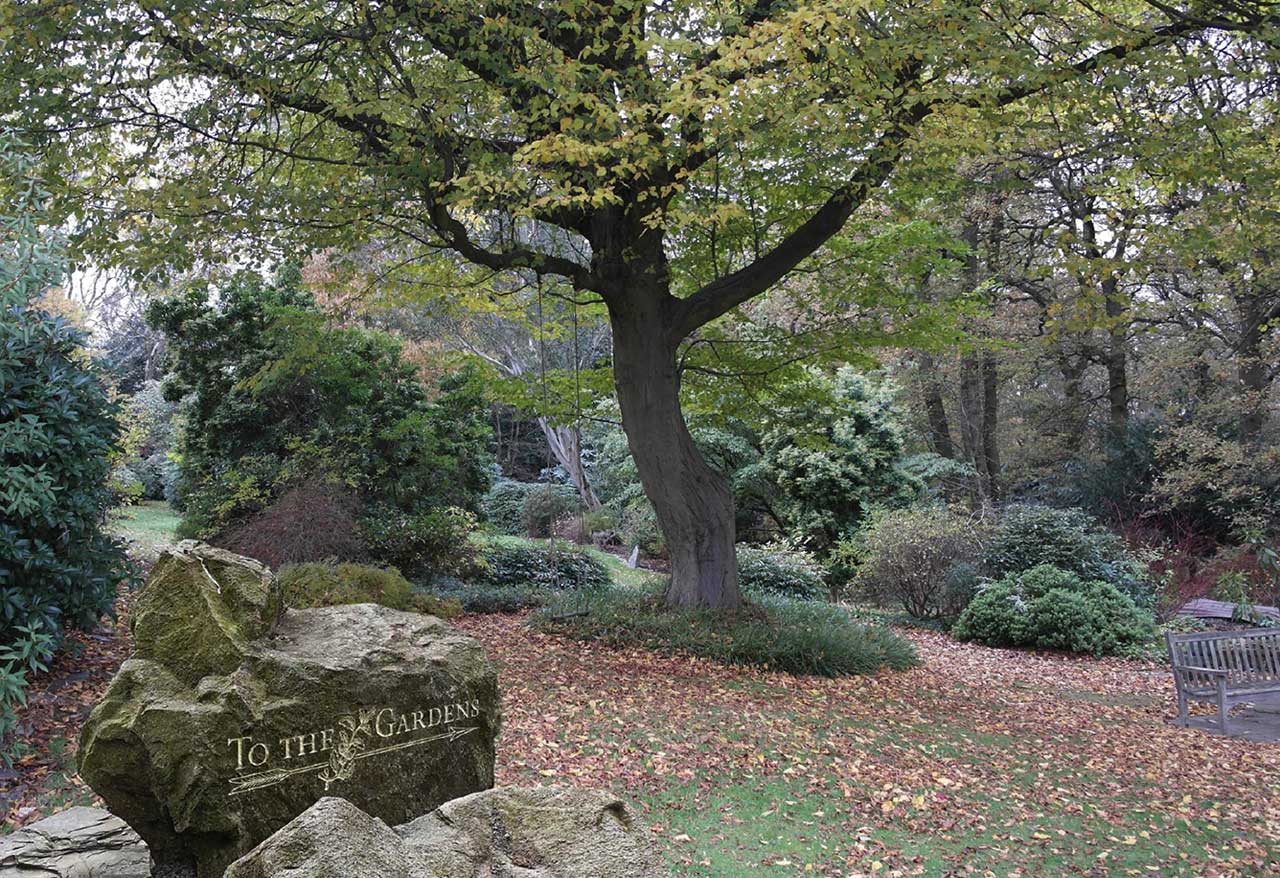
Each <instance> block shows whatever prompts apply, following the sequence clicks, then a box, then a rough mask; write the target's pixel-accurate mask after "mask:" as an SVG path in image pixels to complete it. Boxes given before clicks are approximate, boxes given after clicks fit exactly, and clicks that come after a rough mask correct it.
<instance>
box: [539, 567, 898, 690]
mask: <svg viewBox="0 0 1280 878" xmlns="http://www.w3.org/2000/svg"><path fill="white" fill-rule="evenodd" d="M530 621H531V624H532V625H533V626H534V627H536V628H538V629H539V630H541V631H546V632H550V633H555V634H563V635H566V636H569V637H574V638H577V639H580V640H596V641H601V642H604V643H608V644H611V645H616V646H644V647H647V648H650V649H655V650H658V651H662V652H676V653H689V654H692V655H698V656H703V657H705V658H709V659H714V660H715V661H719V662H723V663H725V664H729V665H749V666H752V667H758V668H765V669H768V670H776V671H785V672H787V673H792V674H814V675H819V676H824V677H840V676H846V675H850V674H872V673H875V672H876V671H879V670H881V669H883V668H890V669H894V670H897V669H902V668H908V667H911V666H913V665H915V664H916V662H917V658H916V653H915V650H914V648H913V647H912V646H911V644H910V643H908V642H907V641H905V640H903V639H902V638H901V637H899V636H898V635H896V634H894V633H892V632H891V631H889V630H888V629H886V628H881V627H877V626H871V625H864V624H861V623H859V622H855V621H854V620H853V619H852V618H850V616H849V614H848V613H847V612H846V611H844V610H843V609H841V608H839V607H836V606H833V605H831V604H824V603H816V602H812V601H795V600H789V599H787V598H780V597H760V598H757V599H756V603H755V604H754V605H753V606H751V607H748V608H746V609H744V610H743V611H742V612H740V613H737V614H734V615H729V616H726V615H724V614H723V613H720V612H716V611H697V610H671V609H668V608H667V607H665V606H664V605H663V603H662V598H661V596H660V595H659V594H655V593H653V592H650V591H633V590H628V589H619V588H612V589H603V590H600V591H595V592H582V593H575V594H565V595H560V596H557V597H556V599H555V600H553V601H552V602H551V603H549V604H548V605H547V606H546V607H545V608H544V609H542V610H540V611H538V612H537V613H535V614H534V616H533V617H532V619H531V620H530Z"/></svg>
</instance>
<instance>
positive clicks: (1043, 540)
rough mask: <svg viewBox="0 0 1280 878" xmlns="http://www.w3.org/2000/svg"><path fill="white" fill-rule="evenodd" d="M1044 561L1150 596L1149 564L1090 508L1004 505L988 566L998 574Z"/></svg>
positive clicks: (1145, 599)
mask: <svg viewBox="0 0 1280 878" xmlns="http://www.w3.org/2000/svg"><path fill="white" fill-rule="evenodd" d="M1041 564H1052V565H1053V566H1055V567H1058V568H1060V569H1062V570H1068V571H1070V572H1072V573H1074V574H1076V575H1077V576H1079V577H1080V578H1082V579H1087V580H1099V581H1102V582H1109V583H1111V584H1112V585H1114V586H1115V587H1116V588H1118V589H1120V590H1121V591H1122V592H1124V593H1125V594H1127V595H1129V596H1130V597H1131V598H1133V599H1134V600H1135V601H1136V602H1138V603H1142V604H1147V603H1149V602H1150V600H1151V596H1152V589H1153V584H1152V582H1151V581H1150V577H1149V576H1148V574H1147V570H1146V565H1144V564H1143V563H1142V562H1141V561H1140V560H1139V559H1138V558H1136V557H1135V556H1134V555H1133V554H1132V553H1131V552H1130V551H1129V550H1128V548H1127V547H1126V546H1125V544H1124V541H1123V540H1122V539H1120V537H1118V536H1116V535H1115V534H1113V533H1111V532H1110V531H1108V530H1106V529H1105V528H1103V527H1100V526H1099V525H1098V524H1097V522H1095V521H1094V520H1093V519H1092V518H1090V517H1089V515H1088V514H1087V513H1085V512H1083V511H1082V510H1079V509H1056V508H1054V507H1051V506H1041V505H1038V504H1015V505H1012V506H1009V507H1007V508H1005V509H1004V510H1003V511H1002V512H1001V513H1000V516H999V520H998V521H997V523H996V525H995V527H994V528H993V529H992V532H991V534H990V537H989V538H988V539H987V541H986V544H985V546H984V548H983V556H982V566H983V568H984V569H985V570H986V571H987V572H988V573H989V574H990V575H991V576H992V577H993V578H996V579H999V578H1001V577H1003V576H1007V575H1009V574H1012V573H1022V572H1023V571H1026V570H1030V569H1031V568H1033V567H1036V566H1038V565H1041Z"/></svg>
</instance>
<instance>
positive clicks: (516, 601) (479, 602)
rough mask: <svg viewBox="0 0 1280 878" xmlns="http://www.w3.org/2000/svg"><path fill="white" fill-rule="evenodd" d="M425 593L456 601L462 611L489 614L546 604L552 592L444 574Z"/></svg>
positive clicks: (425, 594)
mask: <svg viewBox="0 0 1280 878" xmlns="http://www.w3.org/2000/svg"><path fill="white" fill-rule="evenodd" d="M422 594H423V596H424V597H434V598H436V599H437V600H441V601H446V602H448V603H450V604H456V605H457V606H458V607H460V608H461V610H462V611H463V612H467V613H476V614H480V615H487V614H490V613H518V612H520V611H521V610H528V609H531V608H534V607H541V606H544V605H545V604H546V603H547V601H548V600H550V599H551V597H552V594H553V593H552V592H550V591H548V590H547V589H546V588H543V587H540V586H536V585H490V584H488V583H469V582H462V581H461V580H457V579H452V578H447V577H446V578H444V579H440V580H436V581H435V582H433V583H432V584H431V585H430V586H428V587H427V588H426V590H425V591H424V592H422Z"/></svg>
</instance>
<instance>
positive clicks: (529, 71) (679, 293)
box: [0, 0, 1277, 607]
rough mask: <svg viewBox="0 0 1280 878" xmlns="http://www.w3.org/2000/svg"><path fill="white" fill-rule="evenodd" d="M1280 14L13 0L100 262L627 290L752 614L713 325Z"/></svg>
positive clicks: (1244, 70) (1203, 64)
mask: <svg viewBox="0 0 1280 878" xmlns="http://www.w3.org/2000/svg"><path fill="white" fill-rule="evenodd" d="M1276 25H1277V15H1276V13H1275V11H1274V8H1273V7H1272V6H1271V5H1270V4H1267V3H1264V2H1260V0H1258V2H1255V0H1233V2H1211V3H1200V2H1196V3H1189V4H1186V5H1173V4H1166V3H1163V2H1132V0H1108V2H1105V3H1103V4H1101V5H1098V4H1092V3H1081V2H1075V0H1023V2H1016V3H1010V4H1003V5H998V6H992V5H990V4H974V3H970V2H968V0H944V2H938V3H917V2H911V0H907V2H900V0H874V2H865V3H855V4H852V5H851V4H849V3H847V2H844V0H841V2H833V0H792V2H785V0H754V2H743V3H734V4H727V5H725V4H709V3H700V2H694V0H689V2H676V3H663V4H654V3H646V2H640V0H622V2H610V3H601V2H594V0H558V2H546V3H533V2H527V0H521V2H489V3H481V4H475V3H469V2H467V3H464V2H442V3H432V4H418V3H412V2H401V0H387V2H353V3H347V2H320V0H304V2H298V3H289V4H284V3H274V2H258V0H147V2H141V3H133V2H123V0H91V2H77V3H69V2H60V0H33V2H19V3H16V4H11V5H9V6H6V7H5V10H4V13H3V15H2V17H0V39H4V40H5V43H6V45H5V53H4V54H5V61H4V64H3V70H0V81H2V82H3V88H4V89H5V92H4V94H3V96H0V102H2V103H0V106H2V107H3V110H2V112H3V113H4V118H5V119H6V120H7V121H8V124H11V125H17V126H20V127H21V128H22V129H23V130H24V131H25V132H27V133H28V135H29V136H32V137H34V138H37V139H38V140H39V142H40V143H41V144H42V145H43V146H44V147H45V153H46V158H47V160H48V161H50V162H51V163H52V164H53V166H55V167H57V168H60V169H63V170H64V173H62V174H61V176H60V179H61V180H62V181H63V186H62V187H61V189H60V190H59V191H58V192H57V193H56V195H57V196H58V201H57V202H56V203H57V204H59V205H60V206H61V209H62V211H63V213H64V215H65V216H67V217H74V218H75V220H76V222H77V234H76V237H75V241H76V244H77V245H78V246H79V247H80V249H81V252H83V253H85V254H92V255H94V256H95V257H97V258H99V259H105V260H111V261H117V262H118V261H128V262H129V263H130V265H131V266H132V267H133V268H134V269H135V270H137V271H139V272H146V271H148V270H151V269H154V268H157V267H160V266H164V267H167V268H173V267H178V268H183V267H189V266H191V265H193V264H197V263H200V262H212V261H215V260H220V259H225V258H226V256H227V252H228V242H235V241H244V242H247V241H250V240H253V239H257V238H260V237H262V236H267V237H270V238H272V239H273V240H275V241H276V242H277V243H278V244H279V245H281V246H286V245H287V246H294V247H297V246H301V247H304V248H306V249H310V250H315V249H319V248H336V249H337V250H339V251H341V252H357V251H358V249H359V248H360V247H362V246H367V245H370V244H372V243H375V242H378V243H382V242H391V245H390V246H391V247H392V250H393V252H395V253H396V254H397V260H398V262H397V264H399V265H402V266H405V267H406V269H409V268H410V267H412V269H413V270H414V271H415V275H414V280H415V282H418V283H421V284H423V285H424V286H425V287H427V288H440V287H442V286H445V287H447V288H448V289H451V290H456V289H457V288H458V287H459V285H460V284H468V283H470V284H475V283H477V282H479V281H482V280H483V276H484V275H485V274H489V273H494V272H497V273H502V272H509V271H515V270H522V271H531V272H534V273H536V274H548V275H557V276H559V277H561V278H563V279H565V281H566V282H567V285H568V287H569V288H570V289H571V290H572V292H569V293H567V295H570V296H572V297H580V298H583V299H586V300H602V301H603V302H604V304H605V306H606V307H607V309H608V312H609V315H610V320H611V324H612V329H613V335H614V378H615V383H616V387H617V390H618V395H619V401H620V403H621V410H622V416H623V422H624V425H625V427H626V430H627V434H628V438H629V443H630V446H631V450H632V453H633V455H634V456H635V458H636V463H637V469H638V471H639V473H640V477H641V481H642V483H643V485H644V488H645V492H646V494H647V495H648V496H649V498H650V500H651V501H652V502H653V504H654V507H655V510H656V512H657V515H658V519H659V521H660V523H661V525H662V527H663V530H664V531H665V532H666V534H667V536H668V542H669V545H670V549H671V556H672V557H671V560H672V573H673V578H672V585H671V589H670V592H669V595H668V599H669V600H670V601H671V602H672V603H676V604H710V605H715V606H727V607H732V606H735V605H736V604H737V603H738V602H739V600H740V596H739V592H738V588H737V584H736V567H735V561H734V559H733V551H732V545H733V514H732V498H731V494H730V492H729V489H728V487H727V486H726V484H725V482H724V479H723V478H722V477H721V476H720V475H719V474H717V473H716V472H715V471H714V469H713V468H711V467H709V466H708V465H707V464H706V462H705V461H703V460H702V458H701V456H700V455H699V453H698V451H697V448H696V447H695V444H694V443H693V441H692V439H691V438H690V435H689V432H688V429H687V427H686V425H685V423H684V419H683V417H682V414H681V409H680V393H679V391H680V379H681V375H682V368H681V361H680V359H679V356H680V351H681V349H682V346H684V345H685V344H686V343H687V342H688V341H689V339H690V338H691V336H696V335H697V334H699V333H702V332H703V331H704V327H707V326H708V324H711V323H713V321H716V320H717V319H719V318H721V317H723V316H724V315H726V314H729V313H730V312H733V311H734V310H735V309H737V308H739V307H740V306H742V305H744V304H745V303H747V302H749V301H751V300H752V299H754V298H757V297H759V296H761V295H762V294H764V293H766V291H769V290H770V289H771V288H774V287H775V286H777V285H779V284H780V283H783V284H791V283H792V282H793V281H794V279H795V275H794V273H795V272H797V271H807V270H815V269H817V268H819V267H829V266H831V265H835V266H837V267H839V266H842V265H845V264H846V263H848V262H849V255H848V252H847V251H845V250H843V249H842V248H841V247H840V246H838V241H837V236H839V235H840V234H841V233H842V231H843V230H845V229H846V227H847V225H848V223H849V221H850V219H851V217H853V216H854V215H855V213H856V212H858V211H859V210H862V211H863V214H864V217H863V218H864V219H866V218H867V217H866V214H867V213H869V211H868V210H867V208H868V206H871V205H872V203H873V202H875V201H876V199H877V196H878V194H879V190H880V187H881V186H882V184H883V183H885V181H886V180H887V179H888V178H889V177H890V176H891V175H893V174H894V173H895V171H896V170H898V169H899V168H900V167H903V166H904V165H910V164H912V163H924V164H928V163H929V162H935V161H943V162H946V161H953V160H954V159H955V158H956V157H957V156H961V155H963V154H964V151H965V150H966V148H973V149H981V148H985V147H986V146H988V145H989V144H990V143H991V142H992V140H993V137H996V136H998V134H999V132H1000V131H1002V130H1007V128H1008V126H1009V125H1010V124H1011V123H1014V122H1016V121H1018V120H1020V119H1023V118H1025V117H1026V115H1027V113H1028V112H1031V111H1030V110H1029V109H1028V107H1027V106H1026V104H1025V101H1026V100H1027V99H1028V98H1032V97H1035V98H1036V99H1037V100H1038V101H1039V100H1044V99H1046V98H1047V97H1048V96H1053V97H1054V98H1055V99H1057V100H1063V101H1069V102H1072V103H1073V104H1074V105H1077V106H1083V107H1090V106H1100V105H1107V106H1109V105H1111V104H1114V103H1117V102H1118V103H1119V104H1120V105H1121V106H1124V105H1127V104H1130V103H1136V102H1137V100H1138V99H1139V98H1140V97H1141V96H1142V95H1144V94H1145V92H1146V91H1147V90H1148V89H1150V88H1152V87H1155V86H1157V85H1165V86H1167V85H1168V83H1170V82H1175V83H1177V82H1186V81H1192V80H1196V79H1198V78H1201V77H1219V78H1223V79H1225V80H1226V81H1228V82H1234V81H1236V80H1242V79H1246V78H1247V77H1248V76H1249V75H1250V71H1251V70H1254V69H1256V65H1255V64H1254V61H1255V60H1256V59H1255V56H1256V55H1257V54H1258V53H1259V52H1262V51H1266V50H1267V46H1268V44H1267V42H1266V40H1267V39H1268V38H1270V37H1274V35H1275V29H1276ZM1230 88H1231V86H1228V90H1230ZM1203 109H1204V112H1203V114H1202V115H1204V116H1207V115H1209V114H1210V113H1211V112H1212V108H1208V107H1205V108H1203ZM875 207H876V209H877V210H878V209H879V206H875ZM882 217H883V218H884V222H885V223H886V224H887V223H888V222H890V220H889V218H888V214H883V215H882ZM441 256H444V257H446V258H443V259H441V258H440V257H441ZM476 272H479V273H480V276H479V277H477V276H476ZM790 288H791V287H789V289H790ZM796 288H798V289H803V288H804V287H803V284H801V285H800V286H799V287H796ZM859 289H860V288H859V287H858V285H857V284H851V285H849V284H840V283H836V284H818V285H815V286H814V291H813V292H812V293H811V294H810V297H811V298H810V301H811V302H813V305H812V308H813V310H814V311H815V313H817V314H843V313H846V312H849V311H850V310H855V311H856V310H858V309H857V306H858V304H859V299H858V296H857V293H858V291H859ZM904 304H905V303H904ZM904 310H909V309H906V308H904ZM883 328H884V329H885V330H889V329H892V328H893V327H892V326H885V327H883Z"/></svg>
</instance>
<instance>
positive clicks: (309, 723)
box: [79, 544, 501, 878]
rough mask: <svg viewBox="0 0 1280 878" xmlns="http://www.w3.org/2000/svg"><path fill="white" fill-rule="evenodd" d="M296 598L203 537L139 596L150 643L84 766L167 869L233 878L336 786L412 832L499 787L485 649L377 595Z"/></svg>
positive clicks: (132, 663)
mask: <svg viewBox="0 0 1280 878" xmlns="http://www.w3.org/2000/svg"><path fill="white" fill-rule="evenodd" d="M160 592H163V593H160ZM279 606H280V592H279V587H278V585H277V584H276V582H275V579H274V577H272V576H271V574H270V573H269V572H268V571H266V570H265V569H264V568H262V567H261V565H259V564H257V563H256V562H254V561H251V560H250V559H247V558H239V557H238V556H234V555H230V554H229V553H226V552H222V551H220V550H217V549H211V548H209V547H207V546H203V545H198V544H183V545H181V546H179V548H178V549H177V550H176V551H174V552H172V553H169V554H167V555H166V556H164V557H162V558H161V560H160V562H159V564H158V565H157V566H156V571H155V573H154V574H153V575H152V577H151V578H150V579H149V580H148V582H147V585H146V586H145V587H144V589H143V591H142V593H141V595H140V596H139V598H138V603H137V607H138V612H137V616H136V622H135V632H136V633H137V651H136V654H135V655H134V657H133V658H131V659H129V660H128V661H126V662H125V663H124V665H123V666H121V668H120V672H119V673H118V674H117V675H116V678H115V679H114V680H113V681H112V683H111V687H110V688H109V689H108V691H107V693H106V695H105V697H104V698H103V700H102V701H101V703H99V704H98V706H97V707H96V708H95V709H94V711H93V714H92V715H91V716H90V718H89V721H88V723H87V724H86V725H85V728H84V731H83V732H82V735H81V741H80V754H79V758H80V773H81V775H82V776H83V777H84V778H85V780H86V781H87V782H88V783H89V785H90V786H92V787H93V789H94V790H95V791H96V792H97V793H98V795H100V796H101V797H102V798H103V800H104V801H105V802H106V803H107V805H108V807H109V808H110V809H111V810H112V811H113V812H114V813H116V814H118V815H119V816H120V817H122V818H124V819H125V820H126V821H128V823H129V824H130V825H131V826H132V827H133V828H134V829H136V830H137V831H138V833H139V835H141V836H142V838H143V839H144V840H145V841H146V842H147V844H148V846H149V847H150V848H151V853H152V855H153V856H154V857H155V859H156V862H157V864H158V865H160V866H161V867H163V869H164V870H165V871H166V872H181V871H184V870H185V871H192V870H194V871H195V872H196V873H197V874H198V875H199V876H200V878H217V876H220V875H221V874H222V870H223V869H224V868H225V867H226V865H227V864H228V863H230V862H231V861H232V860H234V859H235V858H236V857H238V856H240V855H241V854H243V853H245V852H246V851H249V850H251V849H252V848H253V847H254V846H255V845H257V844H258V843H259V842H261V841H263V840H264V839H266V838H267V837H268V836H270V835H271V834H272V833H273V832H275V831H276V830H277V829H279V828H280V827H282V826H284V825H285V824H286V823H288V822H289V821H290V820H292V819H293V818H294V817H296V816H298V815H299V814H301V813H302V812H303V811H305V810H306V809H307V808H308V807H310V806H311V805H312V804H313V803H315V802H316V801H317V800H318V799H320V798H321V797H322V796H326V795H330V796H341V797H342V798H344V799H347V800H349V801H350V802H352V803H354V804H355V805H357V806H358V807H359V808H360V809H361V810H363V811H364V812H366V813H367V814H369V815H372V816H373V817H376V818H378V819H381V820H383V821H386V822H389V823H393V824H398V823H403V822H406V821H409V820H412V819H413V818H415V817H418V816H420V815H422V814H425V813H427V812H429V811H430V810H431V809H433V808H435V807H437V806H439V805H441V804H442V803H444V802H447V801H449V800H450V799H454V798H457V797H459V796H464V795H467V794H468V793H473V792H476V791H478V790H484V789H488V788H489V787H491V786H492V785H493V760H494V739H495V737H496V736H497V732H498V729H499V726H500V723H501V706H500V702H499V697H498V689H497V680H496V675H495V673H494V670H493V667H492V665H490V663H489V661H488V659H487V658H486V657H485V654H484V651H483V649H482V648H481V647H480V645H479V643H477V642H476V641H475V640H474V639H473V638H471V637H469V636H467V635H465V634H462V633H461V632H459V631H457V630H456V629H454V628H452V627H450V626H449V625H447V624H445V623H444V622H442V621H441V620H439V619H437V618H435V617H433V616H425V615H419V614H416V613H403V612H398V611H395V610H389V609H387V608H385V607H380V606H377V605H374V604H355V605H351V606H344V607H326V608H319V609H308V610H287V611H284V612H283V613H281V612H280V610H279V609H278V607H279ZM184 644H189V645H190V650H189V651H185V652H184Z"/></svg>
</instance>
